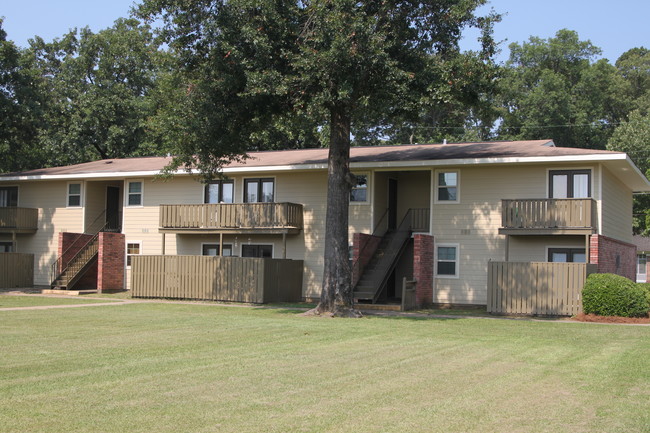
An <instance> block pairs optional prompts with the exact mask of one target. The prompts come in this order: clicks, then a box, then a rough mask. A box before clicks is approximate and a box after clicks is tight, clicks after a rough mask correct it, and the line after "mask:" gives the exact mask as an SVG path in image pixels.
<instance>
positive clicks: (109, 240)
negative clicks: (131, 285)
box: [96, 233, 126, 293]
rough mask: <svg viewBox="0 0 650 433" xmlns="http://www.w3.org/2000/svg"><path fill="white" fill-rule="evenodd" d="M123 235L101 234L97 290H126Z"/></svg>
mask: <svg viewBox="0 0 650 433" xmlns="http://www.w3.org/2000/svg"><path fill="white" fill-rule="evenodd" d="M124 242H125V240H124V235H123V234H121V233H100V234H99V257H98V258H97V280H96V281H97V290H98V291H99V292H100V293H101V292H102V291H103V290H123V289H124V262H125V257H124V256H125V254H126V250H125V244H124Z"/></svg>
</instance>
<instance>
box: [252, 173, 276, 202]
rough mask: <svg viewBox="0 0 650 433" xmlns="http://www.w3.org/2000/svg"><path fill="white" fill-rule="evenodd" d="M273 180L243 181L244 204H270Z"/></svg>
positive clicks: (272, 198) (272, 196)
mask: <svg viewBox="0 0 650 433" xmlns="http://www.w3.org/2000/svg"><path fill="white" fill-rule="evenodd" d="M274 183H275V181H274V180H273V179H244V203H272V202H273V200H274V192H273V190H274Z"/></svg>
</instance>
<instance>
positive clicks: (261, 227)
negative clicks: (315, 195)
mask: <svg viewBox="0 0 650 433" xmlns="http://www.w3.org/2000/svg"><path fill="white" fill-rule="evenodd" d="M302 228H303V208H302V205H301V204H296V203H221V204H182V205H172V204H164V205H160V223H159V231H160V232H167V233H263V234H274V233H277V234H281V233H287V234H296V233H298V232H300V230H302Z"/></svg>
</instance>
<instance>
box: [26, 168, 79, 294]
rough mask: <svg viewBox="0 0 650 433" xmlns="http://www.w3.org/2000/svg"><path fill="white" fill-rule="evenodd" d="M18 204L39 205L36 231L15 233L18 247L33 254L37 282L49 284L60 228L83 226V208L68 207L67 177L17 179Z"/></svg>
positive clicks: (64, 229) (63, 229)
mask: <svg viewBox="0 0 650 433" xmlns="http://www.w3.org/2000/svg"><path fill="white" fill-rule="evenodd" d="M16 184H18V185H19V187H18V205H19V206H21V207H30V208H37V209H38V230H37V231H36V233H35V234H21V235H17V237H16V243H17V247H16V251H17V252H23V253H32V254H34V284H36V285H49V284H50V282H51V281H50V267H51V264H52V263H53V262H54V261H55V260H56V258H57V255H58V247H59V232H62V231H64V232H77V233H78V232H81V231H82V230H83V208H67V207H66V200H67V188H68V182H67V181H51V180H48V181H32V182H17V183H16Z"/></svg>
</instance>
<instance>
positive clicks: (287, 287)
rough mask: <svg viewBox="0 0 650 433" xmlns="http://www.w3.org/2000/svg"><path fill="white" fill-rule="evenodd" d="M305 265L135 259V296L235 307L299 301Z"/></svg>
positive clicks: (226, 259)
mask: <svg viewBox="0 0 650 433" xmlns="http://www.w3.org/2000/svg"><path fill="white" fill-rule="evenodd" d="M302 273H303V262H302V260H287V259H258V258H248V257H246V258H244V257H218V256H217V257H214V256H209V257H208V256H132V257H131V290H132V296H134V297H142V298H176V299H197V300H210V301H231V302H250V303H257V304H261V303H266V302H297V301H300V300H301V299H302Z"/></svg>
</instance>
